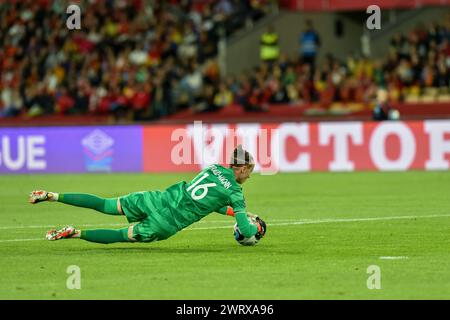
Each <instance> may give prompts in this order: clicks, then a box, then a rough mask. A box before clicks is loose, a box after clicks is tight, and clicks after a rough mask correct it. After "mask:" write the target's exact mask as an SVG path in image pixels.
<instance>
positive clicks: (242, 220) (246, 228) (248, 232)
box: [234, 212, 258, 238]
mask: <svg viewBox="0 0 450 320" xmlns="http://www.w3.org/2000/svg"><path fill="white" fill-rule="evenodd" d="M234 217H235V218H236V222H237V224H238V227H239V230H240V231H241V233H242V234H243V235H244V237H246V238H250V237H252V236H254V235H255V234H257V233H258V227H257V226H255V225H253V224H251V223H250V222H249V221H248V218H247V214H246V212H238V213H236V214H235V215H234Z"/></svg>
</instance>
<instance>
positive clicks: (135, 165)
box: [0, 126, 143, 173]
mask: <svg viewBox="0 0 450 320" xmlns="http://www.w3.org/2000/svg"><path fill="white" fill-rule="evenodd" d="M142 162H143V161H142V127H141V126H99V127H51V128H1V129H0V173H39V172H46V173H71V172H73V173H76V172H80V173H81V172H142V167H143V166H142Z"/></svg>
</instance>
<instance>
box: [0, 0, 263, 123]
mask: <svg viewBox="0 0 450 320" xmlns="http://www.w3.org/2000/svg"><path fill="white" fill-rule="evenodd" d="M70 4H77V5H79V7H80V8H81V13H82V16H81V30H69V29H68V28H67V27H66V20H67V18H68V17H69V16H70V15H69V14H67V13H66V9H67V7H68V6H69V5H70ZM269 4H270V2H269V1H265V0H244V1H242V0H218V1H213V0H203V1H202V0H197V1H189V0H186V1H183V0H169V1H158V0H128V1H126V0H80V1H67V0H58V1H56V0H55V1H53V0H20V1H19V0H11V1H7V2H1V3H0V43H1V44H2V45H1V47H0V94H1V96H0V116H16V115H19V114H26V115H28V116H30V117H32V116H39V115H42V114H53V113H60V114H67V113H69V114H70V113H78V114H85V113H98V114H102V113H104V114H113V115H115V116H116V117H117V118H130V117H131V118H134V119H154V118H158V117H161V116H164V115H167V114H171V113H174V112H176V111H177V110H179V109H180V108H183V107H186V106H190V105H193V104H196V103H198V102H199V101H200V100H201V99H200V97H201V96H202V95H204V96H205V97H206V96H208V95H209V94H210V91H211V90H213V89H211V87H214V90H220V87H221V86H220V85H219V80H218V79H219V75H218V72H219V71H218V66H217V63H215V62H214V61H215V60H214V57H215V56H216V53H217V43H218V41H219V39H220V37H221V36H222V35H223V36H225V37H226V36H229V35H231V34H232V33H233V32H235V31H236V30H238V29H240V28H242V27H244V26H246V25H248V24H249V23H250V24H251V23H254V22H255V21H257V20H259V19H260V18H262V17H263V16H264V15H265V14H266V12H267V10H270V7H269ZM214 90H213V91H214ZM214 98H215V97H214ZM217 100H219V98H217Z"/></svg>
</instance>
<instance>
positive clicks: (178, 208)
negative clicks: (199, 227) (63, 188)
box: [120, 165, 258, 241]
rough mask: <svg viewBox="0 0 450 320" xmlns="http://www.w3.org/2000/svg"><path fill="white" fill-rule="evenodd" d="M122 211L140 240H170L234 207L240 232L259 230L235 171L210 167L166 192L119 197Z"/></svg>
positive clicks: (249, 232) (215, 166) (245, 233)
mask: <svg viewBox="0 0 450 320" xmlns="http://www.w3.org/2000/svg"><path fill="white" fill-rule="evenodd" d="M120 203H121V206H122V209H123V211H124V213H125V215H126V216H127V219H128V221H129V222H141V223H139V224H138V225H136V226H135V231H136V230H137V231H136V235H138V238H141V239H143V238H146V239H149V241H150V240H151V239H153V238H157V239H159V240H162V239H167V238H168V237H170V236H172V235H173V234H175V233H176V232H178V231H180V230H181V229H184V228H186V227H187V226H189V225H191V224H193V223H194V222H196V221H198V220H200V219H202V218H203V217H205V216H207V215H208V214H210V213H211V212H219V213H222V214H226V213H227V209H228V207H231V208H233V211H234V216H235V218H236V221H237V223H238V226H239V230H240V231H241V233H242V234H243V235H244V236H245V237H251V236H253V235H255V234H256V233H257V231H258V228H257V227H256V226H255V225H253V224H250V223H249V221H248V219H247V213H246V208H245V200H244V195H243V194H242V188H241V186H240V185H239V184H238V183H237V182H236V179H235V176H234V172H233V170H232V169H228V168H225V167H222V166H220V165H211V166H209V167H207V168H206V169H204V170H203V171H201V172H200V173H199V174H198V175H197V176H196V177H195V178H194V179H193V180H192V181H191V182H189V183H187V182H185V181H183V182H180V183H177V184H174V185H172V186H170V187H169V188H167V189H166V190H165V191H150V192H148V191H144V192H135V193H131V194H129V195H126V196H124V197H121V198H120Z"/></svg>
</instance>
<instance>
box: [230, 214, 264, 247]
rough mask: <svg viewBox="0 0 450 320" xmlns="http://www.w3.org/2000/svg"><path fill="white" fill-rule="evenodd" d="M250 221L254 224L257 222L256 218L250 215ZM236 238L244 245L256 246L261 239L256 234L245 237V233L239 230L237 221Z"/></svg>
mask: <svg viewBox="0 0 450 320" xmlns="http://www.w3.org/2000/svg"><path fill="white" fill-rule="evenodd" d="M248 221H249V222H250V223H252V224H256V220H255V219H254V218H251V217H248ZM234 239H235V240H236V241H237V242H238V243H240V244H242V245H243V246H254V245H255V244H257V243H258V242H259V239H257V238H256V237H255V236H252V237H250V238H246V237H244V235H243V234H242V233H241V231H240V230H239V227H238V224H237V223H236V224H235V225H234Z"/></svg>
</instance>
